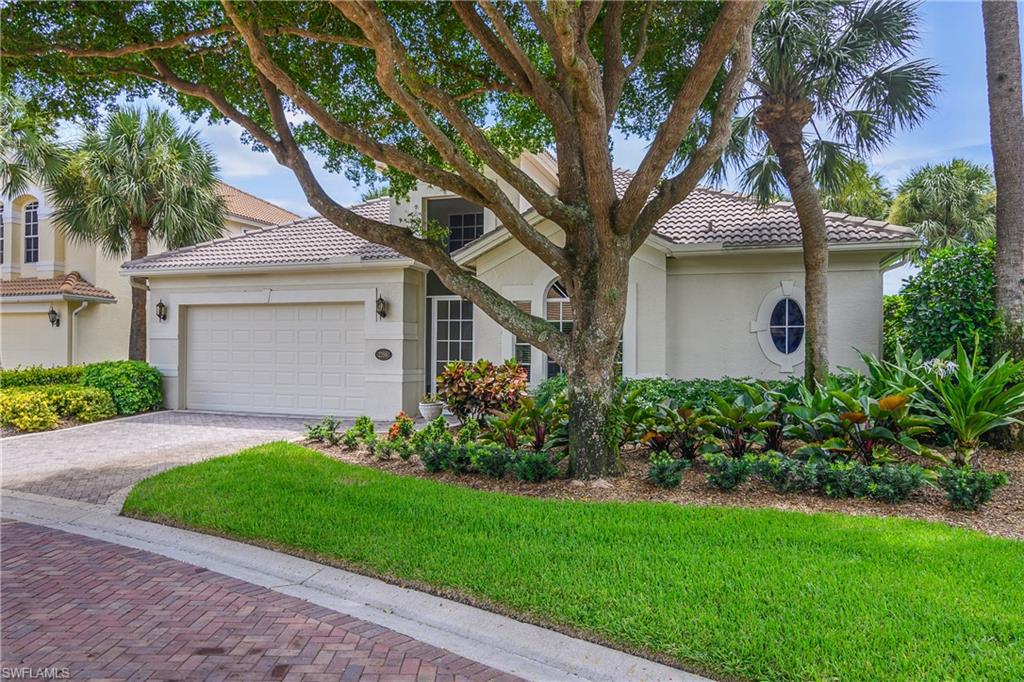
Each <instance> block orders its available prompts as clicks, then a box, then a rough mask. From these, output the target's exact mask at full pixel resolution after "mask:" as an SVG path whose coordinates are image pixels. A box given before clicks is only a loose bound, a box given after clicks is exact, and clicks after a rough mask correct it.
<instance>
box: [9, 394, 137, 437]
mask: <svg viewBox="0 0 1024 682" xmlns="http://www.w3.org/2000/svg"><path fill="white" fill-rule="evenodd" d="M116 414H117V410H116V409H115V407H114V401H113V399H112V398H111V397H110V393H108V392H107V391H104V390H103V389H100V388H89V387H88V386H80V385H78V384H49V385H44V386H25V387H20V388H11V389H5V390H4V391H3V392H0V424H3V425H10V426H13V427H14V428H16V429H18V430H19V431H45V430H47V429H52V428H53V427H55V426H57V423H58V422H59V421H60V419H61V418H62V417H64V418H72V419H76V420H78V421H80V422H85V423H88V422H94V421H99V420H101V419H109V418H111V417H113V416H114V415H116Z"/></svg>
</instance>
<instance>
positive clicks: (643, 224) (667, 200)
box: [631, 22, 754, 250]
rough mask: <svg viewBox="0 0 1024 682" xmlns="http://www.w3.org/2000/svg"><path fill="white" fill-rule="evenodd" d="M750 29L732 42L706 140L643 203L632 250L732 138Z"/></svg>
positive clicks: (749, 56)
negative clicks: (734, 47)
mask: <svg viewBox="0 0 1024 682" xmlns="http://www.w3.org/2000/svg"><path fill="white" fill-rule="evenodd" d="M753 27H754V25H753V22H751V23H749V24H747V25H746V26H744V27H743V28H742V29H741V32H740V36H739V38H738V39H737V41H736V53H735V54H734V56H733V60H732V66H731V67H730V68H729V74H728V76H727V77H726V80H725V84H724V85H723V86H722V92H721V94H720V95H719V98H718V103H717V105H716V106H715V111H714V114H713V115H712V118H711V126H710V128H709V130H708V137H707V140H705V142H704V144H703V145H701V146H700V147H699V148H698V149H697V150H696V151H695V152H694V154H693V156H692V157H691V158H690V161H689V163H687V165H686V167H685V168H684V169H683V170H682V171H680V172H679V173H678V174H676V175H675V176H674V177H672V178H669V179H668V180H666V181H665V182H663V183H662V184H661V187H659V188H658V191H657V193H656V194H655V195H654V197H653V198H652V199H651V200H650V201H649V202H647V204H646V205H645V206H644V208H643V210H642V211H641V212H640V215H639V217H638V218H637V220H636V222H635V223H634V225H633V229H632V239H631V241H632V244H633V249H634V250H635V249H638V248H640V245H641V244H643V242H644V240H645V239H647V235H649V234H650V232H651V229H653V227H654V224H655V223H656V222H657V221H658V219H660V218H661V217H662V216H663V215H665V213H666V212H667V211H668V210H669V209H670V208H672V207H673V206H675V205H676V204H678V203H679V202H680V201H682V200H683V199H685V198H686V196H687V195H688V194H689V193H690V192H692V191H693V189H694V188H695V187H696V186H697V183H698V182H700V179H701V178H703V177H704V175H705V174H706V173H707V172H708V169H709V168H711V166H712V165H713V164H714V163H715V161H717V160H718V159H719V158H720V157H721V156H722V153H723V152H724V151H725V148H726V145H728V144H729V138H730V136H731V135H732V118H733V112H734V111H735V110H736V103H737V102H738V101H739V97H740V93H742V92H743V86H744V84H745V83H746V81H747V74H748V73H749V71H750V64H751V61H752V54H753V47H752V44H751V32H752V30H753Z"/></svg>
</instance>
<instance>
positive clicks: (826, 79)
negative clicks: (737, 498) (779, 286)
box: [721, 0, 938, 382]
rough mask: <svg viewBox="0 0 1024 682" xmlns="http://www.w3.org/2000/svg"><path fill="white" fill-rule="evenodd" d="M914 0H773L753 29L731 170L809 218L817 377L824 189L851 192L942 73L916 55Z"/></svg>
mask: <svg viewBox="0 0 1024 682" xmlns="http://www.w3.org/2000/svg"><path fill="white" fill-rule="evenodd" d="M917 4H918V3H917V2H914V1H913V0H827V1H826V0H794V1H792V2H778V3H772V4H771V5H769V7H768V9H766V10H765V12H764V13H763V14H762V16H761V18H760V20H759V22H758V24H757V27H756V29H755V32H754V43H755V47H754V65H753V69H752V71H751V75H750V88H749V93H748V95H747V96H746V97H745V98H744V101H745V102H746V103H747V104H748V108H747V110H746V111H745V112H742V113H741V115H740V116H739V117H738V118H737V120H736V121H735V122H734V126H733V127H734V135H733V140H732V143H731V144H730V145H729V149H728V152H727V154H726V157H725V160H724V161H725V163H724V164H723V165H722V167H721V168H723V169H724V168H727V167H728V166H729V165H730V164H732V165H735V166H737V167H738V168H739V169H740V180H741V182H742V183H743V185H744V186H745V188H746V189H747V190H748V191H750V192H751V193H752V194H754V195H755V196H756V197H757V198H758V199H759V200H761V201H762V202H763V203H768V202H770V201H772V200H774V199H775V197H776V196H778V195H780V194H782V193H783V191H784V189H785V190H788V194H789V195H790V197H791V198H792V201H793V204H794V207H795V208H796V212H797V215H798V216H799V218H800V231H801V236H802V243H803V261H804V294H805V301H806V307H807V310H806V315H805V319H806V342H805V353H806V356H805V362H804V375H805V379H806V380H807V381H808V382H813V381H815V380H821V379H823V378H824V377H825V375H826V374H827V373H828V358H829V352H828V343H829V340H828V234H827V231H826V226H825V217H824V212H823V210H822V199H821V196H820V195H819V189H820V190H821V191H823V192H825V193H826V194H827V195H835V194H836V193H838V192H840V191H841V190H842V188H843V185H844V184H845V183H846V182H847V179H848V178H849V177H850V176H851V174H852V173H853V172H855V171H856V163H855V161H856V159H857V158H858V157H863V156H867V155H869V154H871V153H874V152H877V151H878V150H880V149H881V148H883V147H884V146H885V145H886V144H888V143H889V141H890V140H891V139H892V137H893V135H894V134H895V133H896V131H897V130H899V129H901V128H904V127H909V126H913V125H915V124H917V123H918V122H920V121H921V120H922V119H923V118H924V116H925V114H926V113H927V111H928V110H929V109H930V107H931V105H932V97H933V95H934V93H935V91H936V89H937V83H938V72H937V71H936V69H935V68H934V66H932V65H931V64H930V63H928V62H927V61H924V60H914V59H911V55H912V53H913V50H914V47H915V46H916V44H917V41H918V33H917V13H916V9H917Z"/></svg>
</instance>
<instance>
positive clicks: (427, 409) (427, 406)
mask: <svg viewBox="0 0 1024 682" xmlns="http://www.w3.org/2000/svg"><path fill="white" fill-rule="evenodd" d="M443 409H444V403H420V416H421V417H423V418H424V419H426V420H427V421H428V422H430V421H434V420H435V419H437V418H438V417H440V416H441V410H443Z"/></svg>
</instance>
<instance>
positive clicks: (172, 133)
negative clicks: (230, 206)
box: [49, 109, 225, 360]
mask: <svg viewBox="0 0 1024 682" xmlns="http://www.w3.org/2000/svg"><path fill="white" fill-rule="evenodd" d="M49 194H50V198H51V201H52V202H53V204H54V207H55V209H54V212H53V221H54V225H55V226H56V227H57V229H58V230H60V231H61V232H62V233H63V234H64V235H65V236H66V237H67V238H69V239H70V240H72V241H76V242H84V243H91V244H97V245H98V246H99V247H100V248H102V249H103V251H105V252H106V253H108V254H110V255H113V256H121V257H123V256H130V257H131V258H133V259H134V258H143V257H144V256H146V255H147V254H148V253H149V242H150V240H154V241H156V242H157V243H160V244H163V245H165V246H166V247H168V248H171V249H175V248H178V247H181V246H188V245H190V244H196V243H198V242H201V241H206V240H208V239H216V238H217V237H219V236H220V235H221V233H222V232H223V230H224V213H225V208H224V201H223V199H222V198H221V197H220V195H219V194H218V192H217V160H216V158H215V157H214V155H213V153H212V152H211V151H210V150H209V149H208V148H207V146H206V145H205V144H204V143H203V142H202V141H201V140H200V139H199V137H198V135H197V133H196V132H195V131H193V130H185V131H180V130H178V126H177V123H176V122H175V121H174V119H173V118H171V116H170V115H169V114H168V113H167V112H165V111H156V110H153V109H148V110H146V111H142V110H139V109H124V110H120V111H116V112H114V113H113V114H111V115H110V116H109V117H108V118H107V120H106V121H105V122H104V124H103V125H102V126H100V127H94V128H90V129H89V130H87V131H86V132H85V134H84V135H83V136H82V139H81V140H80V141H79V143H78V144H77V145H76V146H75V147H74V148H73V149H72V150H71V151H70V153H69V154H68V155H67V158H66V161H65V163H64V164H63V166H62V168H61V169H60V170H59V171H58V172H57V173H55V174H53V175H52V177H51V181H50V192H49ZM134 284H135V285H134V286H133V287H132V316H131V325H130V327H129V338H128V357H129V358H131V359H132V360H145V359H146V298H147V297H146V289H145V287H144V286H143V285H142V284H141V283H134Z"/></svg>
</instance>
